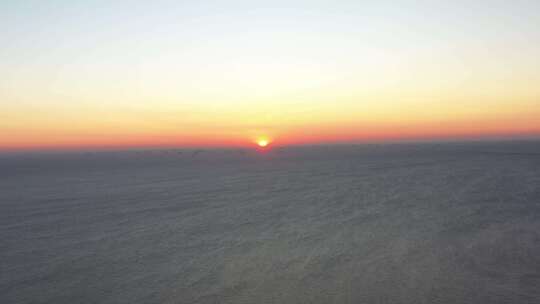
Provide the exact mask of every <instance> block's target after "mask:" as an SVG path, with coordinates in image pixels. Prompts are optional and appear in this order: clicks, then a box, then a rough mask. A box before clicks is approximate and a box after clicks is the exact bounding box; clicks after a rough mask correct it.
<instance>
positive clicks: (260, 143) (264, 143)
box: [257, 139, 269, 148]
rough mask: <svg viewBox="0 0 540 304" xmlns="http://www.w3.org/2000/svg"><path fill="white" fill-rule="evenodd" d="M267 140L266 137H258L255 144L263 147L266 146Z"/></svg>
mask: <svg viewBox="0 0 540 304" xmlns="http://www.w3.org/2000/svg"><path fill="white" fill-rule="evenodd" d="M268 144H269V142H268V140H267V139H258V140H257V145H259V147H261V148H264V147H266V146H268Z"/></svg>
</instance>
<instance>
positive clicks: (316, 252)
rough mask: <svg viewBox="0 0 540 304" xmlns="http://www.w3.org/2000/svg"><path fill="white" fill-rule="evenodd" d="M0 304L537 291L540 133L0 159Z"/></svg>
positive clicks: (401, 297)
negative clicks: (505, 138)
mask: <svg viewBox="0 0 540 304" xmlns="http://www.w3.org/2000/svg"><path fill="white" fill-rule="evenodd" d="M0 267H1V268H0V270H1V271H0V303H490V304H491V303H540V144H539V143H538V142H537V143H534V142H530V143H482V144H456V143H454V144H421V145H412V144H402V145H363V146H362V145H360V146H328V147H316V148H294V149H274V150H272V151H269V152H266V153H257V152H254V151H240V150H228V151H227V150H221V151H218V150H207V151H202V152H196V151H187V150H184V151H179V150H166V151H128V152H114V153H113V152H100V153H71V154H67V153H66V154H60V153H58V154H48V155H31V154H28V155H2V156H0Z"/></svg>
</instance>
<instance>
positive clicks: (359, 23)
mask: <svg viewBox="0 0 540 304" xmlns="http://www.w3.org/2000/svg"><path fill="white" fill-rule="evenodd" d="M0 37H2V39H1V41H2V42H1V43H2V45H1V47H0V149H48V148H86V147H139V146H140V147H145V146H179V147H180V146H249V145H252V144H253V143H254V142H255V141H257V140H258V139H261V138H265V139H266V140H268V141H270V142H272V143H275V144H281V145H289V144H306V143H309V144H311V143H331V142H371V141H386V140H390V141H395V140H418V139H421V140H425V139H427V140H430V139H443V140H444V139H460V138H491V137H509V138H515V137H523V136H525V137H527V136H531V137H538V136H540V56H539V55H538V54H540V1H537V0H530V1H525V0H515V1H498V0H490V1H480V0H478V1H463V0H454V1H436V0H431V1H405V0H402V1H398V0H395V1H360V0H357V1H313V0H312V1H293V0H288V1H281V0H277V1H253V0H251V1H248V0H245V1H162V0H156V1H110V0H108V1H100V0H99V1H98V0H96V1H91V0H86V1H82V0H70V1H68V0H48V1H43V0H35V1H28V0H17V1H8V0H5V1H0Z"/></svg>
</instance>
